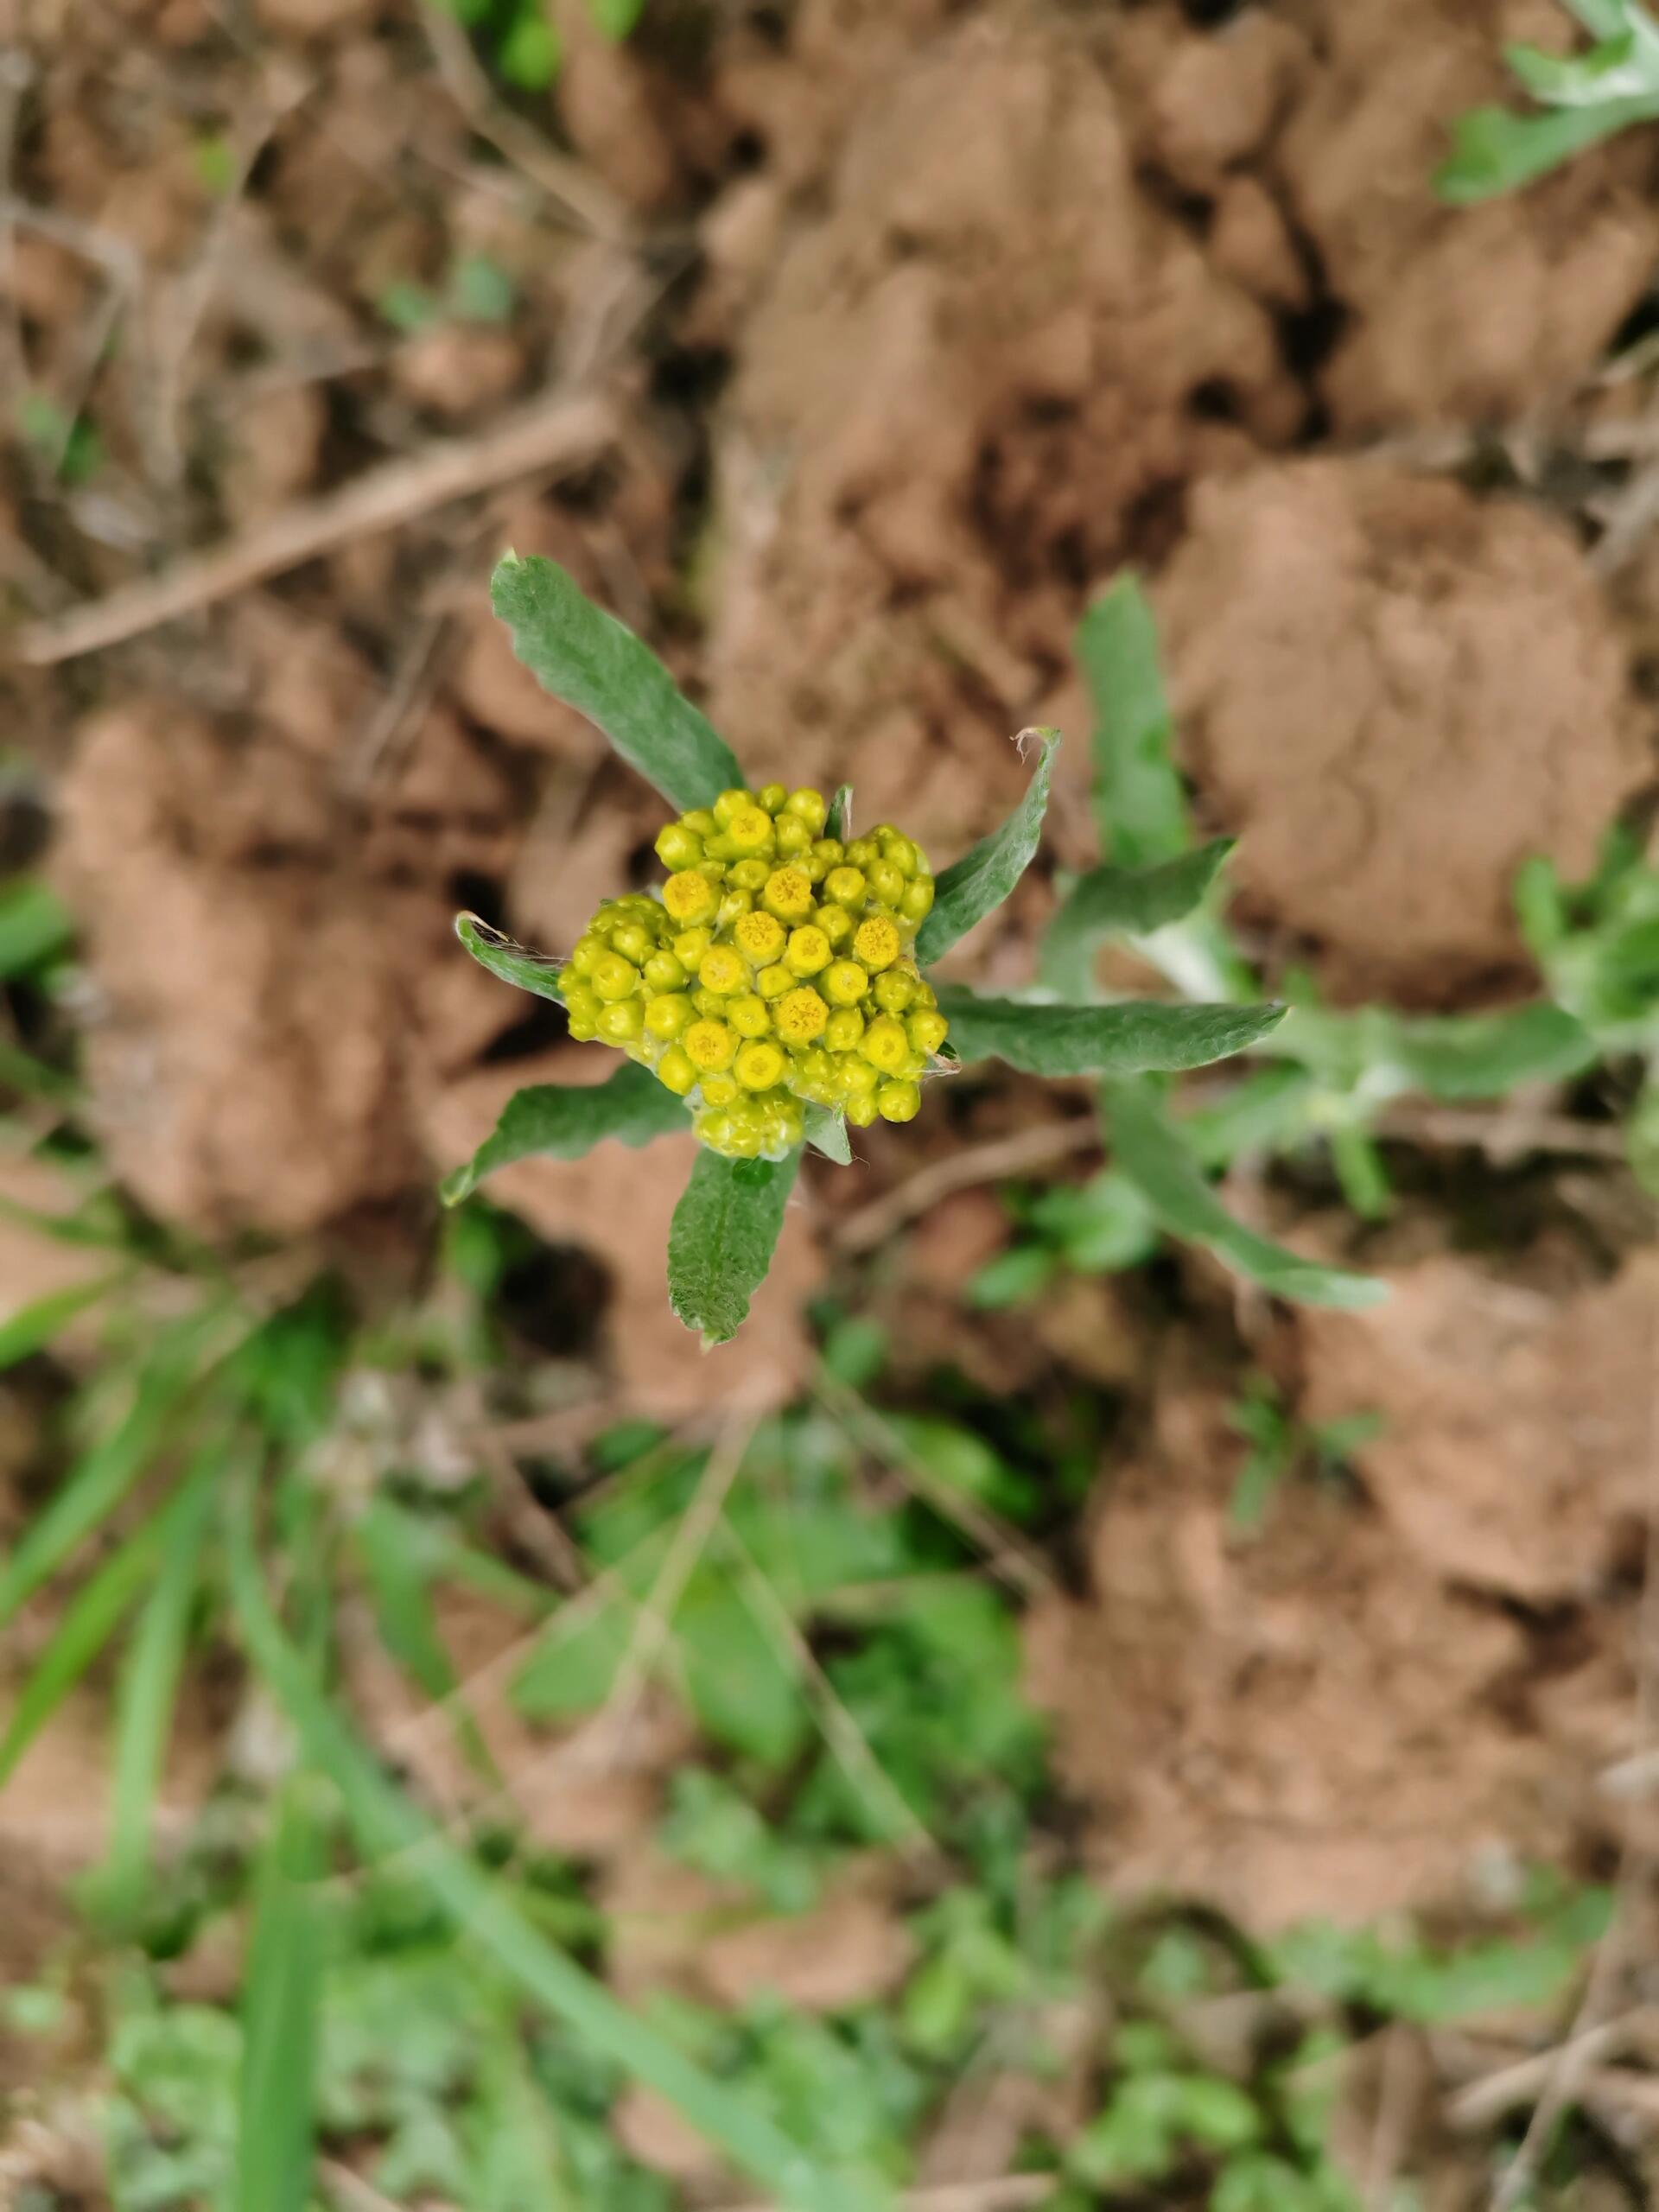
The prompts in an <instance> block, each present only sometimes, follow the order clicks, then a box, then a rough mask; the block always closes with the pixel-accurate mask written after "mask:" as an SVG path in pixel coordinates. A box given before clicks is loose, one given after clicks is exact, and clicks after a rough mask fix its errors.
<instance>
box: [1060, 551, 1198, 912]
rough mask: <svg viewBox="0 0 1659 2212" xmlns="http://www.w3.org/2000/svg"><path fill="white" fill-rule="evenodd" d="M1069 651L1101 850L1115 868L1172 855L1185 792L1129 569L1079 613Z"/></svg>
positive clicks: (1147, 612) (1183, 842)
mask: <svg viewBox="0 0 1659 2212" xmlns="http://www.w3.org/2000/svg"><path fill="white" fill-rule="evenodd" d="M1076 651H1077V664H1078V665H1079V667H1080V668H1081V669H1082V671H1083V677H1084V683H1087V685H1088V686H1089V696H1090V702H1091V704H1092V706H1093V709H1094V717H1095V722H1094V737H1093V747H1094V801H1095V820H1096V824H1097V826H1098V829H1099V831H1100V849H1101V850H1102V852H1103V853H1104V854H1105V855H1107V856H1108V858H1109V859H1111V860H1113V861H1116V862H1117V864H1118V865H1119V867H1121V868H1151V867H1155V866H1156V865H1157V863H1158V862H1159V861H1167V860H1173V859H1174V857H1175V855H1177V854H1178V853H1182V852H1185V849H1186V848H1187V846H1188V844H1189V843H1190V842H1192V840H1191V835H1190V832H1189V830H1188V828H1187V819H1186V794H1185V791H1183V790H1182V788H1181V779H1180V777H1179V774H1178V773H1177V772H1176V769H1175V761H1174V754H1173V744H1174V734H1173V724H1172V721H1171V719H1170V712H1169V701H1168V699H1167V697H1166V695H1165V691H1164V678H1163V671H1162V670H1161V668H1160V665H1159V659H1158V632H1157V628H1156V626H1155V625H1154V621H1153V617H1152V608H1151V607H1150V606H1149V605H1148V603H1147V595H1146V593H1145V591H1144V590H1143V589H1142V588H1141V579H1140V577H1139V576H1137V575H1135V572H1134V570H1133V569H1131V570H1129V571H1128V572H1127V573H1126V574H1125V575H1122V576H1120V577H1119V578H1118V579H1117V581H1116V583H1114V584H1112V585H1110V586H1109V588H1107V589H1106V590H1105V591H1103V593H1102V594H1101V595H1100V596H1099V598H1098V599H1096V601H1094V603H1093V605H1092V606H1091V607H1090V608H1089V610H1088V612H1087V613H1085V614H1084V618H1083V620H1082V621H1081V622H1079V623H1078V625H1077V639H1076Z"/></svg>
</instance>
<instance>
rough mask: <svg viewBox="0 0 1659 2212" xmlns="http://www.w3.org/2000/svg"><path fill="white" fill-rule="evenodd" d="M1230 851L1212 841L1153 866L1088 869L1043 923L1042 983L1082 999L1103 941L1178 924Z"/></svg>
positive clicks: (1228, 843) (1226, 842) (1225, 842)
mask: <svg viewBox="0 0 1659 2212" xmlns="http://www.w3.org/2000/svg"><path fill="white" fill-rule="evenodd" d="M1232 849H1233V840H1232V839H1231V838H1230V837H1217V838H1216V839H1215V840H1214V841H1213V842H1211V843H1210V844H1208V845H1201V846H1199V847H1198V849H1197V851H1196V852H1191V853H1181V854H1179V855H1177V856H1176V858H1175V859H1174V860H1173V861H1163V862H1161V863H1160V865H1159V866H1158V867H1156V868H1114V867H1112V866H1110V865H1108V866H1106V867H1104V868H1090V871H1089V873H1088V874H1087V875H1085V876H1083V877H1081V878H1080V879H1079V880H1078V881H1077V883H1076V884H1075V885H1074V886H1073V887H1072V891H1071V897H1070V898H1069V899H1067V900H1066V902H1065V905H1064V906H1062V907H1061V908H1060V910H1059V912H1058V913H1057V914H1056V915H1055V917H1054V919H1053V921H1052V923H1051V924H1050V925H1049V931H1048V935H1047V937H1046V939H1045V940H1044V943H1043V957H1042V970H1043V981H1044V982H1045V983H1046V984H1047V986H1048V988H1050V989H1051V990H1053V991H1058V993H1059V995H1060V996H1061V997H1062V998H1082V997H1084V996H1085V995H1086V994H1087V992H1088V989H1089V986H1090V981H1091V976H1090V956H1091V955H1092V954H1093V952H1094V950H1095V947H1096V945H1097V944H1100V943H1101V941H1102V940H1103V938H1109V937H1149V936H1150V935H1151V934H1152V932H1153V931H1154V930H1161V929H1166V928H1167V927H1168V925H1170V923H1172V922H1179V921H1182V920H1184V919H1185V917H1186V916H1187V915H1188V914H1190V913H1191V912H1192V909H1193V908H1194V907H1195V906H1197V905H1198V901H1199V900H1200V899H1202V898H1203V897H1204V895H1205V892H1206V891H1208V890H1209V888H1210V886H1211V884H1212V883H1213V882H1214V881H1215V880H1216V874H1217V870H1218V869H1219V868H1220V867H1221V864H1222V862H1223V861H1224V860H1225V859H1226V857H1227V855H1228V854H1229V853H1230V852H1231V850H1232Z"/></svg>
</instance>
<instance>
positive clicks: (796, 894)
mask: <svg viewBox="0 0 1659 2212" xmlns="http://www.w3.org/2000/svg"><path fill="white" fill-rule="evenodd" d="M673 880H675V881H678V880H679V879H678V878H677V877H676V878H674V879H673ZM766 911H767V912H769V913H772V914H776V916H777V917H778V918H779V921H780V922H804V921H805V920H806V919H807V918H808V917H809V916H810V913H811V912H812V879H811V877H810V875H808V874H807V872H806V870H805V869H804V868H773V870H772V874H770V875H769V876H768V877H767V878H766Z"/></svg>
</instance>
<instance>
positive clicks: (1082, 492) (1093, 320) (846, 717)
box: [709, 16, 1301, 851]
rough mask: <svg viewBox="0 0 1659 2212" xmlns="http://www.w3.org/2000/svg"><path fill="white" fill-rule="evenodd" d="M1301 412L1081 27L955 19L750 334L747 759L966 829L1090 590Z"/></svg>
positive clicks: (725, 672)
mask: <svg viewBox="0 0 1659 2212" xmlns="http://www.w3.org/2000/svg"><path fill="white" fill-rule="evenodd" d="M966 149H971V150H972V157H971V158H967V157H966ZM1300 413H1301V409H1300V401H1299V398H1298V395H1297V392H1296V390H1295V387H1294V384H1293V383H1292V382H1291V380H1290V379H1289V378H1288V377H1287V374H1286V372H1285V370H1284V368H1283V366H1282V364H1281V360H1280V358H1279V352H1278V347H1277V344H1276V341H1275V338H1274V327H1273V323H1272V320H1271V318H1270V316H1269V315H1268V313H1267V312H1266V311H1265V310H1264V309H1263V308H1262V306H1261V305H1260V304H1259V303H1258V302H1255V300H1253V299H1252V298H1250V297H1249V296H1248V295H1247V294H1246V293H1245V291H1244V290H1243V289H1242V288H1241V287H1240V286H1239V285H1237V284H1236V283H1232V282H1231V281H1230V280H1229V279H1228V278H1227V277H1224V276H1222V275H1221V274H1219V273H1218V272H1217V270H1215V269H1214V268H1213V267H1212V266H1211V264H1210V263H1209V262H1208V261H1207V260H1206V258H1205V254H1204V252H1203V251H1202V250H1201V249H1200V248H1199V246H1198V245H1196V244H1195V243H1194V242H1193V240H1192V238H1191V237H1190V236H1189V235H1188V233H1187V232H1186V230H1185V228H1184V227H1183V226H1182V225H1181V224H1180V223H1179V221H1178V220H1177V219H1175V218H1174V217H1173V215H1172V214H1170V213H1168V212H1167V211H1166V208H1165V207H1163V206H1162V205H1160V202H1159V200H1156V199H1155V198H1154V197H1152V196H1150V195H1148V194H1147V193H1146V192H1144V191H1143V190H1142V189H1141V186H1140V184H1139V183H1138V182H1137V181H1136V177H1135V168H1134V163H1133V160H1132V157H1131V149H1130V146H1129V143H1128V135H1127V132H1126V129H1125V125H1124V121H1123V118H1122V114H1121V112H1120V110H1119V107H1118V104H1117V100H1116V95H1115V93H1114V92H1113V88H1112V85H1111V81H1110V79H1109V74H1108V73H1107V72H1106V70H1105V69H1104V67H1103V66H1102V65H1101V63H1100V61H1099V60H1098V59H1097V58H1096V55H1095V54H1094V53H1093V51H1092V49H1091V48H1090V46H1089V45H1088V44H1087V43H1086V42H1085V41H1084V39H1083V38H1082V36H1081V35H1080V33H1078V32H1077V31H1076V30H1074V29H1071V28H1070V27H1068V26H1067V25H1066V24H1065V22H1060V21H1058V20H1052V19H1048V18H1046V17H1041V16H1035V17H1033V18H1032V19H1031V20H1029V21H1022V22H1019V23H1018V24H1014V23H1009V22H1003V23H992V22H975V23H972V24H969V26H967V27H966V28H965V29H958V30H956V31H952V32H950V33H949V34H947V35H944V37H943V38H941V39H939V40H938V41H936V42H935V43H933V44H932V45H931V46H930V47H928V48H925V50H923V51H922V52H920V53H918V54H916V55H915V56H914V57H913V58H912V60H909V61H908V62H907V63H906V64H905V65H904V66H902V67H898V68H896V69H895V70H894V71H893V72H892V73H891V74H890V76H889V77H888V78H887V79H885V80H884V81H881V82H880V83H878V84H877V85H876V86H874V87H873V88H872V89H871V91H870V92H869V94H868V98H867V99H865V101H864V102H863V103H862V104H861V106H860V107H859V108H858V110H857V111H856V113H855V119H854V121H853V123H852V126H851V129H850V130H849V135H848V137H847V139H846V143H845V144H844V145H843V146H842V149H841V152H840V155H839V156H838V158H837V159H836V162H835V163H834V166H833V168H832V169H831V172H830V174H829V179H828V181H827V183H826V185H825V187H824V188H823V194H822V195H821V198H820V200H819V201H818V202H817V206H816V209H815V212H812V213H808V214H805V215H804V216H803V217H802V219H800V220H799V222H798V225H797V226H796V227H795V228H794V229H793V230H792V231H791V232H790V233H789V234H788V236H787V238H786V243H785V246H784V248H783V250H782V251H781V252H780V254H779V257H778V258H777V261H776V264H775V267H774V270H773V272H772V277H771V279H770V281H769V282H768V283H766V286H765V287H764V289H763V291H762V293H761V296H760V302H759V304H758V306H757V307H756V308H755V309H754V311H753V315H752V316H751V318H750V319H749V321H748V322H747V326H746V327H745V328H744V329H743V331H742V334H741V353H740V357H739V360H738V365H737V371H736V375H735V378H734V385H733V388H732V392H731V397H730V403H729V405H728V409H727V410H726V415H725V418H724V421H723V423H722V425H721V432H720V437H719V442H718V490H719V529H720V534H721V535H720V551H721V560H720V566H719V571H718V577H717V586H718V588H717V590H716V591H715V594H713V597H712V600H711V629H710V634H709V677H710V684H711V690H712V703H713V712H714V715H715V720H716V721H718V722H719V723H720V725H721V728H723V729H724V730H725V732H726V734H728V736H729V737H730V738H731V740H732V741H733V742H734V745H735V747H737V750H738V751H739V753H741V755H742V756H743V757H744V758H745V759H746V760H750V761H753V763H754V765H755V767H756V771H757V772H768V771H772V770H776V771H777V772H779V773H784V772H787V773H788V774H790V775H791V776H795V775H819V774H821V775H824V776H830V777H832V778H833V779H835V780H840V779H843V778H844V779H851V780H852V782H853V783H854V784H855V787H856V789H857V791H858V795H859V800H860V804H861V808H863V809H866V810H868V812H869V813H871V814H873V815H875V816H880V815H883V814H888V813H892V814H898V813H899V812H900V811H902V813H903V815H904V818H905V819H906V821H909V822H913V823H916V824H917V826H918V831H919V833H920V834H921V835H922V836H925V837H927V838H930V839H934V838H937V839H938V841H939V842H940V843H941V844H942V845H943V846H944V849H946V850H947V851H949V850H950V849H953V848H954V847H956V846H957V845H959V844H960V843H961V842H963V839H964V838H965V837H967V836H969V835H973V834H977V833H978V832H979V831H980V830H982V829H983V828H984V827H985V826H986V824H987V823H988V821H989V820H991V819H992V818H994V817H995V816H996V815H997V813H998V812H999V811H1000V810H1001V809H1002V808H1003V807H1004V806H1005V805H1006V804H1007V801H1008V799H1009V798H1011V797H1012V795H1013V793H1014V790H1015V789H1016V788H1017V786H1018V783H1019V780H1020V770H1019V764H1018V762H1017V760H1014V758H1013V757H1012V755H1011V754H1010V753H1009V750H1008V748H1007V744H1006V740H1007V735H1008V734H1009V733H1010V732H1011V731H1013V730H1015V729H1017V728H1020V726H1021V725H1022V724H1023V723H1025V722H1027V721H1031V720H1033V719H1034V718H1036V715H1037V710H1038V709H1039V706H1040V704H1041V702H1042V701H1043V700H1044V698H1045V696H1046V694H1047V693H1048V692H1049V691H1050V690H1052V686H1053V685H1054V683H1055V682H1056V681H1057V679H1058V678H1059V677H1061V676H1062V674H1063V671H1064V667H1065V652H1066V640H1067V637H1068V633H1069V631H1070V627H1071V621H1072V619H1073V617H1074V614H1075V612H1076V607H1077V600H1078V596H1079V594H1080V591H1081V589H1082V588H1083V586H1084V584H1085V583H1086V582H1088V581H1089V580H1090V578H1092V577H1094V576H1096V575H1099V574H1100V573H1102V572H1103V570H1105V569H1109V568H1110V567H1111V566H1112V565H1113V564H1115V563H1116V562H1118V561H1119V560H1121V559H1122V557H1123V556H1124V554H1125V553H1126V551H1128V550H1130V549H1131V547H1133V546H1134V545H1135V544H1136V543H1139V542H1141V540H1142V539H1143V538H1144V537H1145V536H1146V534H1147V531H1148V530H1149V529H1150V528H1151V526H1152V519H1153V518H1154V515H1155V513H1156V512H1158V511H1159V510H1160V505H1161V504H1162V503H1163V502H1164V501H1165V500H1166V498H1167V496H1168V495H1169V493H1171V492H1172V491H1173V487H1175V486H1179V485H1180V484H1182V483H1184V482H1185V480H1187V479H1188V478H1189V477H1190V476H1192V474H1195V473H1198V472H1199V471H1201V470H1203V469H1205V468H1211V467H1228V466H1230V465H1236V464H1237V463H1238V462H1239V461H1242V460H1243V459H1246V458H1248V457H1249V454H1250V453H1251V451H1252V449H1253V446H1254V443H1255V442H1267V443H1270V444H1271V443H1277V442H1282V441H1284V440H1285V439H1287V437H1288V436H1289V435H1291V434H1292V433H1293V432H1294V429H1295V428H1296V427H1297V424H1298V423H1299V421H1300Z"/></svg>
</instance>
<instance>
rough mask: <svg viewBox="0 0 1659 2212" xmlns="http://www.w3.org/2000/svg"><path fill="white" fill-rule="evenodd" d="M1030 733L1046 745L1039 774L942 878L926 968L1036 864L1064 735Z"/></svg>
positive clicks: (927, 929)
mask: <svg viewBox="0 0 1659 2212" xmlns="http://www.w3.org/2000/svg"><path fill="white" fill-rule="evenodd" d="M1028 734H1030V735H1032V736H1034V737H1035V738H1036V739H1037V740H1038V741H1039V743H1040V744H1041V746H1042V752H1041V753H1040V754H1039V758H1038V761H1037V770H1036V773H1035V774H1034V775H1033V777H1032V779H1031V782H1030V784H1029V785H1027V790H1026V795H1025V797H1024V798H1022V799H1021V800H1020V804H1019V805H1018V806H1017V807H1015V809H1014V812H1013V813H1012V814H1011V815H1010V816H1009V817H1008V818H1007V821H1006V822H1004V823H1002V824H1001V827H1000V828H998V829H993V830H992V832H991V834H990V836H988V837H982V838H981V839H980V841H979V842H978V844H976V846H975V847H974V849H973V850H972V851H971V852H967V853H964V854H963V856H962V858H961V859H960V860H959V861H952V862H951V864H950V867H949V868H946V870H945V871H944V874H943V875H942V876H940V878H939V881H938V893H937V894H936V896H935V898H934V900H933V911H932V912H931V914H929V916H928V918H927V919H926V920H925V922H924V923H923V924H922V926H921V928H920V930H919V931H918V932H917V938H916V957H917V959H918V962H919V963H921V965H922V966H923V967H924V968H925V967H927V966H929V965H930V964H931V963H932V962H933V961H935V960H938V959H939V958H941V957H943V956H944V954H945V953H947V952H949V951H950V948H951V946H952V945H953V944H955V943H956V942H957V938H961V937H965V936H966V935H967V933H968V931H969V930H970V929H972V928H973V926H974V925H975V923H976V922H982V921H983V920H984V918H985V917H986V915H987V914H988V913H991V912H994V911H995V908H997V907H998V906H1001V904H1002V901H1003V900H1004V899H1006V898H1007V895H1008V893H1009V892H1011V891H1012V890H1013V888H1014V885H1015V884H1016V883H1018V882H1019V880H1020V877H1021V876H1022V875H1023V874H1025V872H1026V870H1027V868H1029V867H1030V865H1031V862H1032V859H1033V855H1035V853H1036V850H1037V847H1038V843H1039V841H1040V839H1041V837H1042V834H1043V817H1044V815H1045V814H1046V812H1047V810H1048V787H1049V784H1050V781H1051V780H1052V777H1053V773H1054V755H1055V754H1056V753H1058V751H1059V749H1060V734H1059V732H1058V730H1054V729H1039V730H1033V731H1032V732H1030V733H1028Z"/></svg>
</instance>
